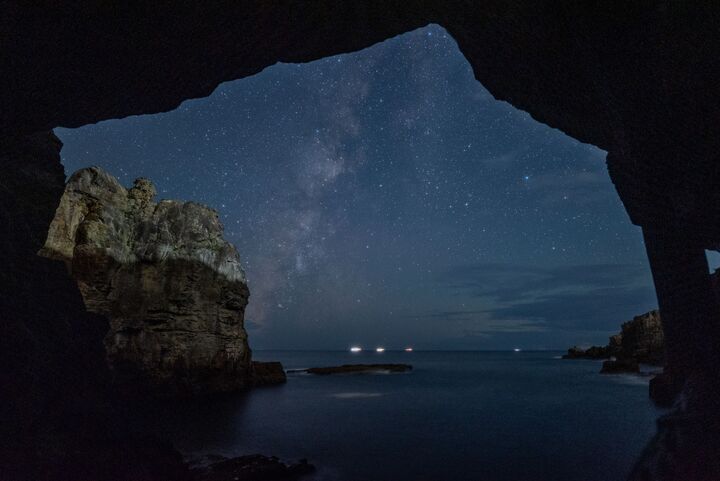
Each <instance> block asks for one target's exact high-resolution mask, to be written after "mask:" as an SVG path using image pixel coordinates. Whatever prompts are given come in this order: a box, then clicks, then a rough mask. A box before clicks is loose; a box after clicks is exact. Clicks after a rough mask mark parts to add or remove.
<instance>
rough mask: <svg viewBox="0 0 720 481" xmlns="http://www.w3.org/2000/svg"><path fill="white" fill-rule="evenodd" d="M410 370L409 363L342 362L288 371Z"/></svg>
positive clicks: (312, 372)
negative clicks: (340, 363) (338, 364)
mask: <svg viewBox="0 0 720 481" xmlns="http://www.w3.org/2000/svg"><path fill="white" fill-rule="evenodd" d="M410 370H412V366H411V365H410V364H343V365H342V366H330V367H311V368H309V369H290V370H288V373H301V372H305V373H308V374H317V375H319V376H326V375H329V374H355V373H366V372H407V371H410Z"/></svg>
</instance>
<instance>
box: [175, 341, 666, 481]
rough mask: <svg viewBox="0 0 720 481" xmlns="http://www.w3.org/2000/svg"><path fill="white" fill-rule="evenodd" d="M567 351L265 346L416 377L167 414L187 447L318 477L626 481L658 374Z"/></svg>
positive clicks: (643, 439)
mask: <svg viewBox="0 0 720 481" xmlns="http://www.w3.org/2000/svg"><path fill="white" fill-rule="evenodd" d="M561 354H562V353H561V352H551V351H536V352H527V351H521V352H513V351H510V352H487V351H481V352H458V351H445V352H442V351H425V352H422V351H414V352H404V351H397V352H395V351H389V350H388V351H385V352H383V353H376V352H360V353H350V352H345V351H342V352H340V351H338V352H320V351H256V352H254V358H255V359H256V360H264V361H269V360H277V361H281V362H282V363H283V365H284V366H285V368H286V369H302V368H308V367H321V366H334V365H341V364H347V363H407V364H411V365H412V366H413V369H412V371H410V372H407V373H392V374H390V373H374V374H345V375H330V376H316V375H311V374H302V373H297V374H294V373H293V374H288V380H287V384H284V385H280V386H272V387H264V388H258V389H255V390H252V391H249V392H246V393H239V394H234V395H229V396H224V397H222V398H218V399H213V400H207V399H203V400H194V401H188V402H185V403H181V404H175V405H173V406H171V407H168V408H167V409H164V410H163V414H162V418H163V419H162V423H163V424H164V428H165V430H166V434H167V435H169V436H170V438H171V440H172V441H173V442H174V444H175V446H176V447H177V448H178V449H180V450H181V451H182V452H183V453H185V454H186V455H187V456H188V459H195V460H197V459H200V458H202V456H204V455H206V454H219V455H224V456H239V455H243V454H252V453H261V454H265V455H273V456H278V457H279V458H281V459H282V460H285V461H294V460H298V459H300V458H306V459H307V460H308V461H309V462H310V463H312V464H314V465H315V466H316V467H317V471H316V473H315V474H314V475H311V476H309V477H308V478H307V479H314V480H317V481H406V480H407V481H443V480H448V481H450V480H452V481H621V480H623V479H625V478H626V476H627V475H628V473H629V472H630V470H631V468H632V466H633V464H634V462H635V461H636V460H637V458H638V456H639V455H640V453H641V452H642V449H643V447H644V446H645V444H646V443H647V442H648V441H649V440H650V438H651V437H652V435H653V433H654V431H655V420H656V418H657V417H658V416H659V415H660V414H662V411H661V410H659V409H657V408H656V407H654V405H653V404H652V402H651V401H650V400H649V399H648V380H649V377H648V376H637V375H601V374H599V370H600V367H601V366H600V363H599V362H596V361H590V360H561V359H560V355H561Z"/></svg>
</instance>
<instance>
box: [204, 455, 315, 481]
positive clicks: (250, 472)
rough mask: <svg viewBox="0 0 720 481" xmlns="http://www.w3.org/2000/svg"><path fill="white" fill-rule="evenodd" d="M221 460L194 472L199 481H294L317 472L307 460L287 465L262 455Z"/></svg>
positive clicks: (274, 458)
mask: <svg viewBox="0 0 720 481" xmlns="http://www.w3.org/2000/svg"><path fill="white" fill-rule="evenodd" d="M216 458H221V459H220V460H219V461H214V462H212V463H211V464H209V465H208V466H206V467H203V468H198V469H195V470H194V473H195V479H196V480H197V481H261V480H263V481H270V480H272V481H292V480H296V479H299V478H301V477H303V476H305V475H307V474H310V473H313V472H314V471H315V466H313V465H312V464H309V463H308V462H307V460H306V459H301V460H300V461H298V462H297V463H295V464H285V463H283V462H282V461H280V460H279V459H278V458H276V457H274V456H272V457H267V456H263V455H260V454H252V455H249V456H239V457H237V458H229V459H228V458H222V457H221V456H217V457H216Z"/></svg>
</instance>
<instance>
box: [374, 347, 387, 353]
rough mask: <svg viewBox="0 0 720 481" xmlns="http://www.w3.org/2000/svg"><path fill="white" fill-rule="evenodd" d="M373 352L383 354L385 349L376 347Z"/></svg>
mask: <svg viewBox="0 0 720 481" xmlns="http://www.w3.org/2000/svg"><path fill="white" fill-rule="evenodd" d="M375 351H376V352H385V348H384V347H378V348H375Z"/></svg>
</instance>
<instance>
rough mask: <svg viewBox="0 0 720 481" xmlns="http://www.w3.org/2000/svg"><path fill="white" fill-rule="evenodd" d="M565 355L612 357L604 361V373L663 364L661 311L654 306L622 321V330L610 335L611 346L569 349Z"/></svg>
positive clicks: (663, 347)
mask: <svg viewBox="0 0 720 481" xmlns="http://www.w3.org/2000/svg"><path fill="white" fill-rule="evenodd" d="M563 358H564V359H610V358H614V359H611V360H609V361H607V362H605V363H604V364H603V370H602V372H604V373H620V372H638V371H639V366H638V364H640V363H642V364H652V365H656V366H659V365H662V364H663V363H664V359H665V338H664V336H663V328H662V321H661V319H660V313H659V311H657V310H653V311H650V312H647V313H645V314H642V315H640V316H635V317H634V318H633V320H632V321H628V322H626V323H624V324H623V325H622V331H621V332H620V333H619V334H616V335H614V336H611V337H610V340H609V342H608V345H607V346H592V347H590V348H588V349H581V348H579V347H577V346H575V347H572V348H570V349H568V352H567V354H565V355H564V356H563Z"/></svg>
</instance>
